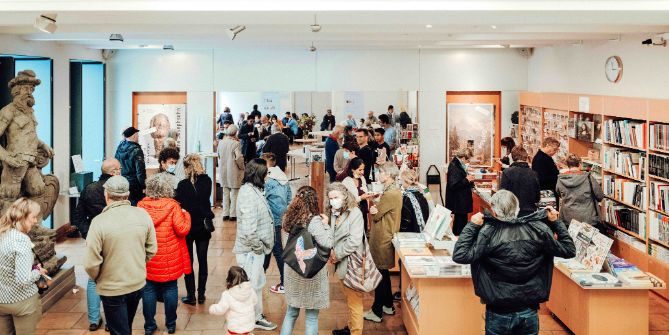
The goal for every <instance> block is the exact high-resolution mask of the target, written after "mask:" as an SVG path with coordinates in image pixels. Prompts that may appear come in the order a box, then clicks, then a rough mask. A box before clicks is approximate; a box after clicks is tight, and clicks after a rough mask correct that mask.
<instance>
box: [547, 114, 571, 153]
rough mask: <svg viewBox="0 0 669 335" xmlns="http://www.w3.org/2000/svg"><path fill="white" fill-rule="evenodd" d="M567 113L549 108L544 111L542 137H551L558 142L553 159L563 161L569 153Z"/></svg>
mask: <svg viewBox="0 0 669 335" xmlns="http://www.w3.org/2000/svg"><path fill="white" fill-rule="evenodd" d="M568 121H569V115H568V114H564V113H559V112H554V111H550V110H546V111H544V136H543V137H544V138H546V137H553V138H555V139H556V140H558V141H559V142H560V149H559V150H558V152H557V154H556V157H555V159H556V160H557V161H564V160H565V159H566V158H567V155H568V154H569V151H568V150H569V137H568V136H567V132H568Z"/></svg>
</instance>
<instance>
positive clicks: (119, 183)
mask: <svg viewBox="0 0 669 335" xmlns="http://www.w3.org/2000/svg"><path fill="white" fill-rule="evenodd" d="M102 187H104V189H105V191H107V193H109V194H111V195H115V196H119V197H123V196H128V195H130V184H128V180H127V179H125V177H123V176H113V177H111V178H109V179H107V182H106V183H105V184H104V185H103V186H102Z"/></svg>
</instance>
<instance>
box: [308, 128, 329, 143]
mask: <svg viewBox="0 0 669 335" xmlns="http://www.w3.org/2000/svg"><path fill="white" fill-rule="evenodd" d="M331 134H332V130H322V131H312V132H310V133H309V136H313V137H314V138H317V139H318V138H320V137H328V136H330V135H331ZM319 141H320V139H319Z"/></svg>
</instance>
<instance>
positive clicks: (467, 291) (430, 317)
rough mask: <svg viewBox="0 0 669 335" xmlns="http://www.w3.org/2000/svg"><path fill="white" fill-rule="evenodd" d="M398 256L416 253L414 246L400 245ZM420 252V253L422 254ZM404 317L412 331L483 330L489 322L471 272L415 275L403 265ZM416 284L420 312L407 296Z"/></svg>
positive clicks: (441, 252)
mask: <svg viewBox="0 0 669 335" xmlns="http://www.w3.org/2000/svg"><path fill="white" fill-rule="evenodd" d="M395 250H396V253H397V256H398V257H399V258H400V259H404V257H405V256H412V255H415V254H413V253H412V250H413V249H412V248H396V249H395ZM428 250H431V251H430V252H432V253H433V255H435V256H448V255H449V254H448V252H447V251H446V250H436V251H434V250H432V249H428ZM419 255H420V254H419ZM401 276H402V283H401V286H402V287H401V288H400V291H401V292H402V302H401V303H402V308H401V310H402V321H403V322H404V326H405V328H406V330H407V333H408V334H409V335H419V334H420V335H437V334H463V335H467V334H476V335H478V334H481V333H482V331H483V329H484V323H485V320H484V319H485V306H484V305H482V304H481V301H480V300H479V298H478V297H477V296H476V294H474V285H473V283H472V278H471V276H470V275H463V276H429V275H412V274H410V273H409V272H408V269H407V267H406V266H404V264H403V266H401ZM410 286H411V287H413V288H414V289H415V294H416V295H417V297H418V300H419V306H420V307H419V313H416V312H415V311H414V308H413V306H412V305H411V303H410V301H409V300H410V299H409V297H408V296H407V288H409V287H410Z"/></svg>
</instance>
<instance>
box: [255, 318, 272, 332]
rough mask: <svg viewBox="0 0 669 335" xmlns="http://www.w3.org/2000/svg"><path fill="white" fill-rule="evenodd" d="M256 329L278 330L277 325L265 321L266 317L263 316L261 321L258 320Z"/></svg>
mask: <svg viewBox="0 0 669 335" xmlns="http://www.w3.org/2000/svg"><path fill="white" fill-rule="evenodd" d="M256 329H262V330H274V329H276V324H274V323H272V322H270V321H268V320H267V319H265V316H264V315H263V316H262V317H261V318H260V320H256Z"/></svg>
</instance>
